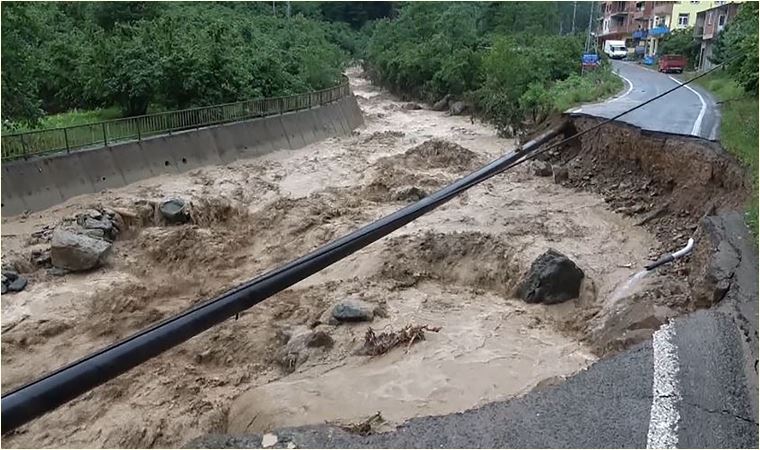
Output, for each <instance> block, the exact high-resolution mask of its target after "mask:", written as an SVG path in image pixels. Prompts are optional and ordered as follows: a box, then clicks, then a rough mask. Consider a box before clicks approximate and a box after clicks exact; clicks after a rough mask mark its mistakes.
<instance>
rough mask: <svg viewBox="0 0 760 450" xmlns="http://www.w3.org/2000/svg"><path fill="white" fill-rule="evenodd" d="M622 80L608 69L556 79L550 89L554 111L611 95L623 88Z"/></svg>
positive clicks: (561, 110) (562, 110)
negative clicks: (560, 79)
mask: <svg viewBox="0 0 760 450" xmlns="http://www.w3.org/2000/svg"><path fill="white" fill-rule="evenodd" d="M623 87H624V86H623V80H622V79H620V77H618V76H617V75H615V74H613V73H612V71H610V70H599V71H597V72H591V73H588V74H586V75H584V76H583V77H581V76H575V75H574V76H571V77H570V78H567V79H565V80H562V81H558V82H557V83H556V84H555V85H554V86H553V87H552V88H551V91H550V95H551V98H552V102H553V106H554V111H555V112H564V111H567V110H568V109H570V108H572V107H573V106H577V105H580V104H583V103H589V102H593V101H596V100H601V99H604V98H607V97H611V96H613V95H615V94H617V93H618V92H620V91H621V90H622V89H623Z"/></svg>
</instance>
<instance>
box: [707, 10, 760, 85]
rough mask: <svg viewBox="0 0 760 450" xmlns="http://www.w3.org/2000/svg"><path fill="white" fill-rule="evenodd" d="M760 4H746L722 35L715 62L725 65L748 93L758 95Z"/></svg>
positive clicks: (728, 71)
mask: <svg viewBox="0 0 760 450" xmlns="http://www.w3.org/2000/svg"><path fill="white" fill-rule="evenodd" d="M757 43H758V3H757V2H747V3H743V4H742V5H741V6H740V7H739V12H738V14H737V16H736V17H735V18H734V19H733V20H732V21H731V22H729V23H728V24H727V25H726V28H725V29H724V30H723V32H722V33H721V34H720V35H719V37H718V41H717V42H716V45H715V49H714V52H713V61H714V62H716V63H725V64H726V72H727V73H728V74H729V76H731V78H733V79H734V80H736V81H737V82H738V83H739V84H740V85H741V86H742V87H743V88H744V89H745V90H746V91H748V92H752V93H755V94H757V92H758V77H757V72H758V70H757V68H758V44H757Z"/></svg>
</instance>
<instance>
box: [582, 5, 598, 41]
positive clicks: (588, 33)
mask: <svg viewBox="0 0 760 450" xmlns="http://www.w3.org/2000/svg"><path fill="white" fill-rule="evenodd" d="M594 3H596V2H591V10H590V11H589V13H588V30H587V31H586V46H585V50H586V53H588V51H589V50H590V49H591V24H592V23H593V20H594Z"/></svg>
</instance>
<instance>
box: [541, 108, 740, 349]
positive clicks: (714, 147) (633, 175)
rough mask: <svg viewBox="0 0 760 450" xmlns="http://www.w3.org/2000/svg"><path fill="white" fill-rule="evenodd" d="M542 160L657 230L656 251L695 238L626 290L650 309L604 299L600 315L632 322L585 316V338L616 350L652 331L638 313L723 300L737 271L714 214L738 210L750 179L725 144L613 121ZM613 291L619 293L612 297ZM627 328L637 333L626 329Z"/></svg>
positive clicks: (583, 119)
mask: <svg viewBox="0 0 760 450" xmlns="http://www.w3.org/2000/svg"><path fill="white" fill-rule="evenodd" d="M571 122H572V128H571V131H570V132H569V133H570V134H573V133H575V132H581V131H584V130H588V129H589V128H591V127H593V126H596V125H598V124H599V123H600V122H602V120H600V119H597V118H593V117H588V116H577V115H576V116H574V117H572V118H571ZM542 159H546V160H547V161H550V162H551V163H552V164H555V165H557V166H564V167H567V168H568V173H569V176H568V178H567V179H566V180H564V181H562V182H561V184H562V185H563V186H566V187H568V188H572V189H575V190H578V191H583V192H592V193H595V194H598V195H601V196H603V198H604V201H605V202H606V203H607V204H608V205H609V207H610V208H611V209H612V210H613V211H615V212H616V213H619V214H622V215H624V216H627V217H630V218H632V219H634V220H635V221H636V224H637V225H639V226H641V227H643V228H644V229H646V230H648V231H649V232H651V233H652V234H653V235H654V236H656V238H657V240H656V242H657V243H658V244H659V246H655V249H656V251H653V252H652V253H650V255H649V256H650V258H652V259H655V257H656V256H658V254H664V253H671V252H673V251H676V250H678V249H680V248H681V247H683V246H684V245H685V243H686V241H687V240H688V238H690V237H692V238H694V239H695V241H696V244H695V248H694V251H693V253H692V255H691V256H690V257H689V258H687V259H684V260H681V261H677V262H676V263H674V264H670V265H667V266H664V267H662V268H660V269H657V270H656V272H655V273H653V274H651V275H648V276H647V280H646V282H645V283H643V284H644V286H645V288H644V289H641V290H640V291H639V290H636V289H634V290H632V292H631V296H630V298H626V299H625V302H626V304H627V305H632V304H634V303H636V304H637V305H639V306H637V307H636V309H638V310H642V309H648V310H649V312H648V313H642V312H641V311H636V309H631V307H630V306H622V304H621V305H619V306H616V305H613V304H607V305H605V306H602V307H601V310H600V312H599V313H598V314H599V316H605V315H606V316H610V314H611V315H612V316H618V319H617V320H613V322H620V323H621V326H622V325H623V324H626V325H625V326H626V327H627V328H628V329H627V330H625V329H620V326H616V325H613V324H610V326H608V327H606V328H607V329H606V330H604V331H602V332H601V334H600V332H594V331H593V330H590V329H589V328H590V327H591V328H593V324H594V322H595V320H593V319H589V320H584V321H581V323H583V325H582V326H581V329H583V330H584V331H585V332H587V333H588V334H587V337H588V335H592V336H594V337H595V338H596V339H594V340H595V343H596V345H597V352H600V353H602V354H604V353H606V352H608V351H610V350H619V349H622V348H625V347H626V346H627V345H630V343H632V342H636V341H639V340H640V339H641V338H642V337H643V336H647V337H648V335H649V334H650V333H649V331H642V330H641V329H637V327H641V325H642V324H643V323H642V322H638V321H637V320H636V319H637V318H641V319H643V320H644V321H647V320H648V321H650V322H654V323H657V322H661V319H662V318H664V317H666V316H669V315H673V314H682V313H686V312H691V311H694V310H696V309H700V308H709V307H711V306H713V305H715V304H717V303H719V302H720V301H721V300H722V299H723V297H724V296H725V294H726V292H727V291H728V288H729V284H730V283H729V281H728V280H727V279H728V278H730V276H731V273H730V270H729V271H726V270H725V269H721V268H720V267H721V266H724V265H725V264H721V263H720V260H722V259H726V256H725V255H726V249H725V247H726V246H727V244H726V243H725V242H724V240H725V238H720V237H718V236H717V235H716V233H715V232H714V228H715V227H714V226H713V225H712V220H711V217H714V216H716V215H720V214H730V213H734V212H735V211H742V210H743V207H744V205H745V202H746V200H747V198H748V197H749V192H748V190H749V189H750V187H751V182H750V179H749V177H748V175H747V173H746V170H745V169H744V168H743V167H742V166H741V164H740V163H739V162H738V161H737V160H736V159H735V158H734V157H733V156H731V155H730V154H728V153H727V152H726V151H725V150H723V148H722V147H721V146H720V144H719V143H716V142H711V141H707V140H704V139H699V138H694V137H687V136H678V135H670V134H666V133H656V132H648V131H643V130H641V129H639V128H637V127H634V126H631V125H628V124H624V123H617V122H616V123H609V124H605V125H603V126H601V127H600V128H598V129H596V130H593V131H591V132H589V133H587V134H585V135H583V136H581V137H580V138H579V139H576V140H574V141H571V142H569V143H567V144H566V145H564V146H563V147H561V148H558V149H557V150H555V151H550V152H547V154H546V155H545V156H544V157H543V158H542ZM725 272H728V273H725ZM616 300H618V303H619V300H621V299H610V301H611V302H615V301H616ZM632 300H635V302H632ZM642 305H643V306H642ZM605 310H606V311H605ZM634 317H635V318H634ZM655 318H656V319H657V320H653V319H655ZM641 328H644V329H648V328H649V326H645V327H641ZM610 332H612V335H614V337H613V336H612V335H610ZM628 332H630V333H628ZM626 334H630V335H631V337H632V338H631V339H625V338H623V337H624V336H625V335H626ZM608 341H609V342H608ZM600 344H601V347H599V345H600Z"/></svg>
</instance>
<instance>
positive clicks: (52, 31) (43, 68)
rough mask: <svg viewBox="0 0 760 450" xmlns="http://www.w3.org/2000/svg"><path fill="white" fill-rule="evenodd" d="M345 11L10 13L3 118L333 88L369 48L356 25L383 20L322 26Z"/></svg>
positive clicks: (23, 8) (231, 8) (162, 7)
mask: <svg viewBox="0 0 760 450" xmlns="http://www.w3.org/2000/svg"><path fill="white" fill-rule="evenodd" d="M310 7H311V8H312V11H309V8H310ZM331 8H332V9H331ZM335 8H337V7H336V6H331V7H330V8H327V10H326V11H324V12H323V11H321V10H320V9H319V4H309V3H294V8H293V11H292V12H291V17H285V14H286V12H285V9H284V7H283V4H282V2H280V3H279V10H278V11H276V14H275V12H273V10H272V6H271V3H266V2H260V3H234V2H231V3H205V2H204V3H173V2H102V3H101V2H92V3H90V2H88V3H74V2H72V3H57V2H52V3H47V2H45V3H43V2H28V3H27V2H23V3H22V2H11V3H7V4H3V6H2V57H3V64H2V115H3V119H4V120H12V121H26V122H35V121H36V120H37V119H38V118H39V117H40V116H42V115H44V114H49V113H56V112H60V111H67V110H71V109H75V108H83V109H94V108H100V107H105V108H108V107H111V106H114V105H116V106H119V107H120V109H121V110H122V113H123V114H128V115H135V114H144V113H145V112H146V111H147V110H148V108H149V107H151V108H157V109H164V108H185V107H191V106H200V105H209V104H214V103H224V102H231V101H236V100H242V99H247V98H253V97H260V96H278V95H287V94H292V93H298V92H305V91H309V90H313V89H321V88H325V87H328V86H330V85H333V84H334V83H336V82H337V81H338V80H339V78H340V74H341V71H342V70H343V68H344V67H345V65H346V64H347V63H348V62H349V58H350V56H351V54H352V52H357V51H359V48H360V47H361V46H362V42H361V39H359V37H358V36H359V35H358V33H356V32H355V31H353V30H352V29H351V28H350V26H351V25H357V26H360V25H362V24H363V21H366V20H368V19H369V18H374V16H373V15H372V14H370V13H365V15H364V16H361V17H358V16H356V15H355V14H354V15H352V16H351V17H352V20H353V22H351V23H344V22H334V23H333V22H327V21H323V20H320V19H321V18H323V17H324V16H325V13H327V15H330V14H332V16H339V13H340V11H337V12H336V11H335V10H334V9H335ZM345 8H346V7H345V6H344V9H345ZM352 11H353V10H352V9H351V8H348V9H347V11H346V14H352ZM370 12H371V11H370ZM378 14H379V13H378ZM307 15H308V16H310V17H306V16H307ZM355 16H356V17H355Z"/></svg>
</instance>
